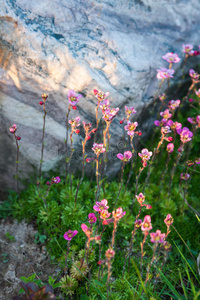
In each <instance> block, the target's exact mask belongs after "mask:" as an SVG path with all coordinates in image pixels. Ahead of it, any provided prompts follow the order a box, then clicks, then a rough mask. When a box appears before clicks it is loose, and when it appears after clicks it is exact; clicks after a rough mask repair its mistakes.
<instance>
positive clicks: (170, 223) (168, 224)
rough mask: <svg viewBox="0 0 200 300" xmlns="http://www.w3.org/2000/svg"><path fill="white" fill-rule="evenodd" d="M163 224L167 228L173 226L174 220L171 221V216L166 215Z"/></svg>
mask: <svg viewBox="0 0 200 300" xmlns="http://www.w3.org/2000/svg"><path fill="white" fill-rule="evenodd" d="M164 222H165V224H166V225H167V226H170V225H172V224H173V222H174V220H173V218H172V216H171V215H170V214H168V215H167V216H166V218H165V220H164Z"/></svg>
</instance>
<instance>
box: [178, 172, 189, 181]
mask: <svg viewBox="0 0 200 300" xmlns="http://www.w3.org/2000/svg"><path fill="white" fill-rule="evenodd" d="M189 178H190V174H188V173H185V174H184V173H181V175H180V179H182V180H188V179H189Z"/></svg>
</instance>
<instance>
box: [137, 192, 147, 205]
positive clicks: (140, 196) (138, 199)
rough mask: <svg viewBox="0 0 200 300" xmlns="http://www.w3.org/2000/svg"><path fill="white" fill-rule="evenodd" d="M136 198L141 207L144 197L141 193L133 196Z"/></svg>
mask: <svg viewBox="0 0 200 300" xmlns="http://www.w3.org/2000/svg"><path fill="white" fill-rule="evenodd" d="M135 197H136V198H137V201H138V202H139V203H140V205H142V203H143V202H144V201H145V196H144V195H143V194H142V193H139V195H136V196H135Z"/></svg>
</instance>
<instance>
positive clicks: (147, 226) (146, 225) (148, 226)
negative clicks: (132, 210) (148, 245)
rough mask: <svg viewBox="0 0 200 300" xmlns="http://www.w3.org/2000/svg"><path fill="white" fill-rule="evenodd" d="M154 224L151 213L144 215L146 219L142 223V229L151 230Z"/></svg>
mask: <svg viewBox="0 0 200 300" xmlns="http://www.w3.org/2000/svg"><path fill="white" fill-rule="evenodd" d="M152 228H153V227H152V225H151V217H150V216H149V215H146V216H145V217H144V221H143V222H142V224H141V230H142V231H150V230H151V229H152Z"/></svg>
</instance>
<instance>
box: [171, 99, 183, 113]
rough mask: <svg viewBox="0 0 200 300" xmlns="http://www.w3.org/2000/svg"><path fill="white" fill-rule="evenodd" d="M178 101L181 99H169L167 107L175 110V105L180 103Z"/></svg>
mask: <svg viewBox="0 0 200 300" xmlns="http://www.w3.org/2000/svg"><path fill="white" fill-rule="evenodd" d="M180 103H181V100H179V99H178V100H171V101H169V103H168V104H169V108H170V109H171V110H175V109H176V108H177V107H179V105H180Z"/></svg>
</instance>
